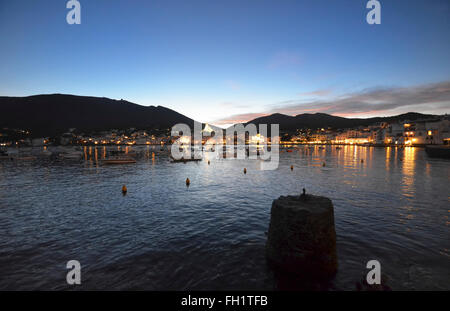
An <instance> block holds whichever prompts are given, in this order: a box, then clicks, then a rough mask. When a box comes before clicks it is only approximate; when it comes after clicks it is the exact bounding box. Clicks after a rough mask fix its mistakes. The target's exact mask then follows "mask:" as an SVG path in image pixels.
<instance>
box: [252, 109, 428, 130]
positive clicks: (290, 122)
mask: <svg viewBox="0 0 450 311" xmlns="http://www.w3.org/2000/svg"><path fill="white" fill-rule="evenodd" d="M433 117H436V116H435V115H429V114H421V113H416V112H408V113H405V114H401V115H397V116H392V117H375V118H368V119H356V118H343V117H336V116H332V115H329V114H326V113H314V114H311V113H304V114H299V115H296V116H288V115H284V114H280V113H274V114H271V115H269V116H264V117H260V118H256V119H254V120H251V121H249V122H247V123H245V125H247V124H250V123H253V124H255V125H259V124H275V123H278V124H280V131H283V132H290V131H295V130H297V129H308V128H309V129H317V128H329V127H331V128H334V129H344V128H354V127H358V126H368V125H371V124H375V123H380V122H397V121H403V120H410V121H414V120H418V119H424V118H433Z"/></svg>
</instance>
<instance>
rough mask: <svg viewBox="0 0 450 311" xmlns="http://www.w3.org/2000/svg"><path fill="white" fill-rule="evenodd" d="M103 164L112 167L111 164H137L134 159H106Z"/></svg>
mask: <svg viewBox="0 0 450 311" xmlns="http://www.w3.org/2000/svg"><path fill="white" fill-rule="evenodd" d="M101 163H102V164H106V165H110V164H133V163H136V160H135V159H132V158H128V157H127V158H125V157H124V158H113V159H104V160H102V162H101Z"/></svg>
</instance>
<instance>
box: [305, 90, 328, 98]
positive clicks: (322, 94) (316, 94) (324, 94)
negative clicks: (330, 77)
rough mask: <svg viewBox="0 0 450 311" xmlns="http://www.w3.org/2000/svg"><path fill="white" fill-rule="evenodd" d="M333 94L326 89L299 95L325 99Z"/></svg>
mask: <svg viewBox="0 0 450 311" xmlns="http://www.w3.org/2000/svg"><path fill="white" fill-rule="evenodd" d="M330 94H331V90H328V89H325V90H316V91H312V92H304V93H299V94H298V95H299V96H318V97H323V96H327V95H330Z"/></svg>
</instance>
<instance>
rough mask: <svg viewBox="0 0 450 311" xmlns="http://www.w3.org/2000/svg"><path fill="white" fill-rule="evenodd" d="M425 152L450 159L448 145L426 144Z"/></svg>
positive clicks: (435, 156)
mask: <svg viewBox="0 0 450 311" xmlns="http://www.w3.org/2000/svg"><path fill="white" fill-rule="evenodd" d="M425 152H426V153H427V155H428V156H429V157H432V158H445V159H450V145H441V146H430V145H428V146H426V147H425Z"/></svg>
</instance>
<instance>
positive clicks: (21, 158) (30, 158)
mask: <svg viewBox="0 0 450 311" xmlns="http://www.w3.org/2000/svg"><path fill="white" fill-rule="evenodd" d="M13 159H14V160H16V161H34V160H36V157H35V156H18V157H15V158H13Z"/></svg>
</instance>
